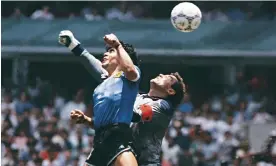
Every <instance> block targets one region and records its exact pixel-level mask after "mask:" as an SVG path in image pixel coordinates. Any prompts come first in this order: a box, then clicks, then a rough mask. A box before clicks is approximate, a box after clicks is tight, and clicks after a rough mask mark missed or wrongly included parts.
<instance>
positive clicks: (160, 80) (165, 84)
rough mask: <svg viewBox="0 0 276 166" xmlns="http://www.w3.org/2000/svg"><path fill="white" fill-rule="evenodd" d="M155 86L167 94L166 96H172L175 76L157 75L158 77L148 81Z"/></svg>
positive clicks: (175, 80)
mask: <svg viewBox="0 0 276 166" xmlns="http://www.w3.org/2000/svg"><path fill="white" fill-rule="evenodd" d="M150 82H151V83H152V84H154V85H155V86H157V87H159V88H160V89H162V90H164V91H165V92H167V93H168V95H174V94H175V91H174V90H173V89H172V85H173V84H174V83H175V82H177V79H176V77H175V76H173V75H170V74H167V75H163V74H159V76H157V77H155V78H154V79H152V80H151V81H150Z"/></svg>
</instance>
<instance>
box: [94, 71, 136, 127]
mask: <svg viewBox="0 0 276 166" xmlns="http://www.w3.org/2000/svg"><path fill="white" fill-rule="evenodd" d="M136 69H137V71H138V72H139V73H140V71H139V69H138V68H137V67H136ZM139 75H140V74H139ZM138 89H139V80H137V81H135V82H134V81H129V80H128V79H127V78H126V77H125V76H124V73H123V72H119V73H117V74H116V75H115V76H111V77H109V78H107V79H106V80H104V81H103V82H102V83H101V84H100V85H99V86H98V87H97V88H96V89H95V91H94V94H93V103H94V109H93V111H94V127H95V129H97V128H99V127H102V126H106V125H108V124H113V123H126V124H130V122H131V119H132V115H133V111H132V110H133V105H134V102H135V99H136V96H137V93H138Z"/></svg>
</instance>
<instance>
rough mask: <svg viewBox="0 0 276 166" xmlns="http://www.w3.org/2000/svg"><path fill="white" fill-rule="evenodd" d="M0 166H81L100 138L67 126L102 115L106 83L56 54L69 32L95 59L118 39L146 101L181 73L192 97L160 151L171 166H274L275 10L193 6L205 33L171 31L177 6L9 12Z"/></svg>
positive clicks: (40, 7) (53, 5) (20, 5)
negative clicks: (128, 47) (164, 77)
mask: <svg viewBox="0 0 276 166" xmlns="http://www.w3.org/2000/svg"><path fill="white" fill-rule="evenodd" d="M1 4H2V8H1V10H2V13H1V14H2V15H1V24H2V25H1V28H2V31H1V36H2V38H1V49H2V50H1V65H2V67H1V71H2V72H1V74H2V76H1V80H2V81H1V115H2V116H1V163H2V165H3V166H36V165H37V166H40V165H43V166H50V165H52V166H53V165H54V166H79V165H82V164H83V163H84V161H85V159H86V157H87V156H88V154H89V152H90V150H91V149H92V146H93V136H94V131H93V130H91V129H88V128H87V127H85V126H83V125H75V124H73V123H71V122H70V117H69V113H70V111H71V110H72V109H80V110H82V111H83V112H85V114H87V115H89V116H92V115H93V109H92V108H93V103H92V102H91V98H92V93H93V89H94V88H95V87H96V86H97V80H98V79H99V78H97V77H95V75H94V73H93V71H90V70H89V65H88V63H87V61H86V60H85V59H82V58H78V57H74V56H73V54H72V53H70V52H69V51H68V50H67V48H64V47H62V46H60V45H59V44H58V41H57V39H58V34H59V32H60V31H61V30H64V29H68V30H71V31H72V32H73V33H74V35H75V37H76V38H77V39H78V40H79V41H81V42H82V44H83V45H84V47H85V48H87V49H88V50H89V51H90V52H91V53H92V54H93V55H95V56H96V57H97V58H100V57H101V55H102V53H103V52H104V51H105V50H104V42H103V40H102V37H103V36H104V35H105V34H107V33H111V32H112V33H115V34H116V35H117V36H118V37H119V39H122V40H124V41H126V42H128V43H131V44H133V45H134V46H135V47H136V48H137V52H138V54H139V57H140V59H141V66H140V68H141V70H142V74H143V77H142V82H141V85H140V89H141V92H147V90H148V89H149V80H150V79H151V78H152V77H155V76H156V75H157V74H159V73H169V72H175V71H178V72H179V73H180V74H181V76H182V77H183V78H184V81H185V83H186V85H187V87H188V93H187V95H186V96H185V97H184V99H183V102H182V103H181V104H180V106H179V108H178V109H177V110H176V113H175V116H174V118H173V120H172V122H171V124H170V126H169V128H168V131H167V133H166V135H165V137H164V140H163V145H162V150H163V153H162V158H163V163H162V165H163V166H186V165H187V166H228V165H234V166H250V165H252V166H253V165H254V166H255V165H258V166H259V165H260V166H261V165H262V166H263V165H265V164H266V166H268V165H269V164H270V165H276V163H275V161H276V157H275V156H276V143H275V141H276V131H275V130H274V131H273V129H275V128H276V122H275V118H276V102H275V99H276V86H275V85H276V74H275V73H276V48H275V44H276V34H275V29H276V19H275V16H276V8H275V7H276V3H275V2H195V4H196V5H198V7H199V8H200V9H201V10H202V14H203V20H202V24H201V25H200V27H199V29H197V30H196V31H194V32H192V33H181V32H178V31H177V30H175V29H174V28H173V26H172V25H171V22H170V19H169V18H170V12H171V9H172V8H173V7H174V6H175V5H176V4H178V2H165V1H164V2H54V1H53V2H42V1H40V2H35V1H34V2H31V1H29V2H15V1H13V2H8V1H4V2H1Z"/></svg>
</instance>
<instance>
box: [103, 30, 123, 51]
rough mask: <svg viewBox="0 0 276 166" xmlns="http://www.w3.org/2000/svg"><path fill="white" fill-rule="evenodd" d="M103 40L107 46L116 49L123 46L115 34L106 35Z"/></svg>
mask: <svg viewBox="0 0 276 166" xmlns="http://www.w3.org/2000/svg"><path fill="white" fill-rule="evenodd" d="M103 39H104V41H105V43H106V44H108V45H109V46H111V47H114V48H116V47H118V46H119V45H120V44H121V43H120V41H119V39H118V38H117V36H115V35H114V34H113V33H111V34H108V35H105V36H104V37H103Z"/></svg>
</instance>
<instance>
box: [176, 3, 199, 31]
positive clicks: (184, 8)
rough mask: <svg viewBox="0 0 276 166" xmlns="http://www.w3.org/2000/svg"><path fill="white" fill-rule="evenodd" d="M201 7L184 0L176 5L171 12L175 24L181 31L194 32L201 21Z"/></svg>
mask: <svg viewBox="0 0 276 166" xmlns="http://www.w3.org/2000/svg"><path fill="white" fill-rule="evenodd" d="M201 18H202V14H201V11H200V9H199V8H198V7H197V6H196V5H195V4H193V3H190V2H182V3H180V4H178V5H176V6H175V7H174V8H173V9H172V12H171V21H172V24H173V26H174V27H175V28H176V29H177V30H179V31H181V32H192V31H194V30H195V29H197V28H198V27H199V25H200V23H201Z"/></svg>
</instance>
